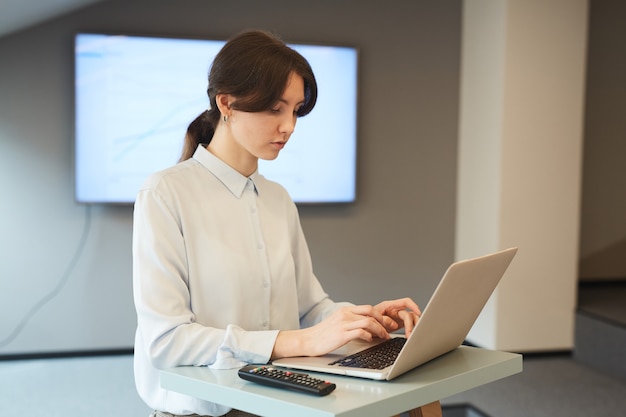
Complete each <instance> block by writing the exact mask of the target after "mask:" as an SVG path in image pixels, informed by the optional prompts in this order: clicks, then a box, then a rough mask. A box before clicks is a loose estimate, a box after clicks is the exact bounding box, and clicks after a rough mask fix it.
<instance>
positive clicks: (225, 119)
mask: <svg viewBox="0 0 626 417" xmlns="http://www.w3.org/2000/svg"><path fill="white" fill-rule="evenodd" d="M226 122H228V116H226V115H224V123H226Z"/></svg>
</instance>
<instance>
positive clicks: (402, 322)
mask: <svg viewBox="0 0 626 417" xmlns="http://www.w3.org/2000/svg"><path fill="white" fill-rule="evenodd" d="M374 309H375V310H376V311H378V312H379V313H380V314H381V315H382V316H383V326H384V327H385V329H386V330H387V331H388V332H394V331H396V330H398V329H401V328H403V327H404V334H405V336H406V337H409V335H410V334H411V332H412V331H413V327H415V324H416V323H417V321H418V320H419V318H420V315H421V314H422V312H421V310H420V308H419V307H418V306H417V304H415V302H414V301H413V300H411V299H410V298H400V299H397V300H388V301H383V302H381V303H379V304H377V305H375V306H374Z"/></svg>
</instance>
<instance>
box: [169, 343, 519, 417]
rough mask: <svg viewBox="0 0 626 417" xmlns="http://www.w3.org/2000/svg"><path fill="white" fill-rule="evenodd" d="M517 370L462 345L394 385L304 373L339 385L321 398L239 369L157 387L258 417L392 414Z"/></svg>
mask: <svg viewBox="0 0 626 417" xmlns="http://www.w3.org/2000/svg"><path fill="white" fill-rule="evenodd" d="M521 371H522V356H521V355H519V354H515V353H508V352H500V351H493V350H486V349H480V348H473V347H468V346H461V347H459V348H457V349H455V350H453V351H452V352H450V353H447V354H445V355H443V356H441V357H439V358H437V359H435V360H433V361H430V362H428V363H426V364H424V365H422V366H420V367H418V368H416V369H414V370H412V371H410V372H408V373H406V374H404V375H401V376H400V377H398V378H396V379H394V380H393V381H370V380H365V379H360V378H352V377H345V376H337V375H326V374H318V373H315V372H306V373H308V374H310V375H311V376H315V377H318V378H320V379H325V380H328V381H331V382H334V383H335V384H336V385H337V388H336V389H335V390H334V391H333V392H332V393H330V394H329V395H327V396H324V397H317V396H313V395H309V394H303V393H299V392H292V391H289V390H284V389H278V388H273V387H266V386H263V385H260V384H257V383H254V382H248V381H244V380H242V379H241V378H239V377H238V375H237V369H231V370H212V369H209V368H206V367H192V366H185V367H177V368H173V369H169V370H165V371H161V385H162V386H163V387H164V388H166V389H169V390H172V391H176V392H180V393H184V394H187V395H191V396H193V397H197V398H201V399H203V400H207V401H211V402H215V403H219V404H223V405H227V406H230V407H233V408H237V409H239V410H243V411H247V412H249V413H253V414H258V415H261V416H271V417H293V416H298V417H322V416H324V417H330V416H337V417H357V416H358V417H363V416H391V415H395V414H399V413H401V412H404V411H407V410H410V409H413V408H416V407H419V406H421V405H424V404H428V403H430V402H433V401H437V400H441V399H443V398H446V397H449V396H451V395H454V394H458V393H460V392H462V391H466V390H468V389H471V388H474V387H477V386H479V385H483V384H487V383H490V382H492V381H495V380H498V379H501V378H505V377H507V376H510V375H513V374H516V373H519V372H521Z"/></svg>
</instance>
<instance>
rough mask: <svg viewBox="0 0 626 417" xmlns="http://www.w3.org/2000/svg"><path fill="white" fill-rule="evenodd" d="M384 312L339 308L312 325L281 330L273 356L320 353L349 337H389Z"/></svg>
mask: <svg viewBox="0 0 626 417" xmlns="http://www.w3.org/2000/svg"><path fill="white" fill-rule="evenodd" d="M384 320H385V319H384V317H383V315H382V314H381V313H380V312H379V311H378V310H377V309H376V308H375V307H373V306H370V305H358V306H349V307H342V308H340V309H339V310H337V311H335V312H334V313H333V314H331V315H330V316H329V317H327V318H326V319H325V320H323V321H322V322H320V323H318V324H316V325H315V326H312V327H309V328H306V329H300V330H285V331H281V332H280V333H279V334H278V337H277V338H276V342H275V344H274V350H273V352H272V359H276V358H281V357H289V356H320V355H324V354H326V353H328V352H331V351H333V350H335V349H337V348H340V347H341V346H343V345H345V344H346V343H348V342H350V341H352V340H357V339H360V340H364V341H366V342H370V341H372V340H374V339H375V338H379V339H384V340H386V339H389V337H390V336H389V333H388V332H387V330H386V329H385V326H384Z"/></svg>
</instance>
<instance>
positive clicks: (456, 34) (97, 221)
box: [0, 0, 461, 354]
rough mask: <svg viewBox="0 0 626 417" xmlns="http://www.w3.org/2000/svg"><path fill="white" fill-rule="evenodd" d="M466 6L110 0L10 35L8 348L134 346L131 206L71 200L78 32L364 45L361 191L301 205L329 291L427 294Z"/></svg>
mask: <svg viewBox="0 0 626 417" xmlns="http://www.w3.org/2000/svg"><path fill="white" fill-rule="evenodd" d="M460 13H461V2H460V1H446V2H432V1H412V0H407V1H394V2H387V3H382V2H380V1H316V2H297V1H282V0H273V1H264V2H259V1H253V0H249V1H242V0H237V1H230V2H216V1H206V0H197V1H196V0H185V1H177V2H172V1H163V0H158V1H105V2H103V3H99V4H96V5H93V6H90V7H88V8H85V9H83V10H80V11H78V12H75V13H72V14H69V15H66V16H64V17H63V18H60V19H55V20H53V21H50V22H47V23H45V24H42V25H39V26H37V27H33V28H30V29H27V30H24V31H21V32H18V33H15V34H12V35H9V36H6V37H4V38H0V189H1V190H2V204H0V222H1V223H0V224H1V229H2V230H1V233H0V251H1V252H0V253H1V255H0V256H1V258H0V259H1V264H0V354H16V353H41V352H64V351H79V350H98V349H116V348H128V347H131V346H132V337H133V331H134V327H135V317H134V310H133V305H132V294H131V279H132V277H131V253H130V250H131V225H132V209H131V207H128V206H103V205H95V206H92V207H90V206H83V205H79V204H76V203H74V201H73V185H72V184H73V171H72V164H73V158H72V144H73V73H72V71H73V66H72V65H73V62H72V56H73V55H72V42H73V38H72V35H73V33H74V32H75V31H78V30H92V31H98V30H101V31H116V32H118V31H120V32H127V33H139V34H158V35H174V36H176V35H180V36H192V37H206V38H226V37H228V36H230V35H232V34H234V33H236V32H238V31H239V30H241V29H244V28H249V27H259V28H264V29H269V30H273V31H276V32H277V33H279V34H280V35H281V36H282V37H283V38H284V39H285V40H287V41H292V42H298V41H301V42H321V43H335V42H336V43H340V44H349V45H354V46H357V47H358V48H359V49H360V89H359V126H358V129H359V154H358V181H359V183H358V201H357V203H355V204H353V205H349V206H342V207H303V208H301V217H302V224H303V228H304V231H305V234H306V235H307V238H308V242H309V246H310V249H311V253H312V256H313V261H314V265H315V269H316V273H317V275H318V277H319V278H320V280H321V282H322V284H323V285H324V287H325V288H326V290H327V291H328V292H329V293H330V294H331V296H332V297H333V298H335V299H337V300H350V301H353V302H356V303H375V302H377V301H378V300H380V299H385V298H391V297H401V296H405V295H411V296H413V297H414V298H415V299H416V300H417V301H418V303H420V304H421V305H425V303H426V301H427V300H428V297H429V296H430V294H431V292H432V290H433V289H434V286H435V285H436V282H437V281H438V279H439V277H440V276H441V274H442V273H443V271H444V269H445V268H446V267H447V265H448V264H449V263H450V262H451V261H452V258H453V251H454V218H455V216H454V207H455V192H456V191H455V176H456V150H457V148H456V147H457V118H458V114H457V113H458V91H459V85H458V83H459V66H460V62H459V51H460V49H459V48H460V17H461V16H460ZM155 88H158V86H155ZM136 110H137V111H138V112H139V111H141V109H136ZM200 110H201V109H199V111H200ZM182 134H183V132H181V135H182ZM320 163H321V161H320Z"/></svg>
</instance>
